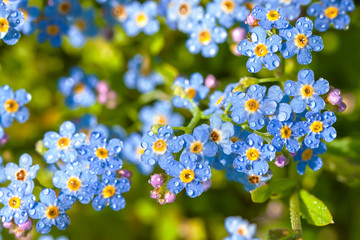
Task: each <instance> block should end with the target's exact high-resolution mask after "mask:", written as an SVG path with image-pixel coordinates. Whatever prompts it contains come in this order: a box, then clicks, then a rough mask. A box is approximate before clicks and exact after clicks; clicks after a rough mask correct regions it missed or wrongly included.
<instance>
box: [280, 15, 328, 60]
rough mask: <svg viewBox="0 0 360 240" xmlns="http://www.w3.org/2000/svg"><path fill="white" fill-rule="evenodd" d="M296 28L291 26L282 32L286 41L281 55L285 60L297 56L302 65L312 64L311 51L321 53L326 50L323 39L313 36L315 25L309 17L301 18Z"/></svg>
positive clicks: (281, 34)
mask: <svg viewBox="0 0 360 240" xmlns="http://www.w3.org/2000/svg"><path fill="white" fill-rule="evenodd" d="M295 26H296V28H294V27H292V26H289V27H288V28H286V29H282V30H280V36H281V37H282V38H284V39H285V40H286V42H285V43H283V45H282V49H281V54H282V55H283V57H284V58H291V57H292V56H294V55H295V54H297V61H298V62H299V63H300V64H302V65H306V64H310V63H311V60H312V56H311V51H315V52H320V51H321V50H322V49H323V48H324V44H323V41H322V38H321V37H320V36H314V35H312V30H313V23H312V21H311V20H310V19H309V18H307V17H302V18H299V19H298V20H297V21H296V24H295Z"/></svg>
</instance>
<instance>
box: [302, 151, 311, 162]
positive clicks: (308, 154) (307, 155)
mask: <svg viewBox="0 0 360 240" xmlns="http://www.w3.org/2000/svg"><path fill="white" fill-rule="evenodd" d="M312 154H313V151H312V150H311V149H309V148H308V149H306V150H305V151H304V152H303V153H302V154H301V158H302V159H303V160H304V161H309V160H310V159H311V157H312Z"/></svg>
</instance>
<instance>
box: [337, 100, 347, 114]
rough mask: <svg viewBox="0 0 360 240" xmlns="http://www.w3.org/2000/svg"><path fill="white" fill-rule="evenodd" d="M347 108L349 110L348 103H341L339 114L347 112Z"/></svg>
mask: <svg viewBox="0 0 360 240" xmlns="http://www.w3.org/2000/svg"><path fill="white" fill-rule="evenodd" d="M346 108H347V105H346V103H344V102H341V103H339V110H338V111H339V112H343V111H345V109H346Z"/></svg>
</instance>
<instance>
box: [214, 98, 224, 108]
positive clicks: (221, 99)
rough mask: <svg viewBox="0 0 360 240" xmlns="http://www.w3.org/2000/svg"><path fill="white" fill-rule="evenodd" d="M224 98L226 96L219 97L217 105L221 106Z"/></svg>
mask: <svg viewBox="0 0 360 240" xmlns="http://www.w3.org/2000/svg"><path fill="white" fill-rule="evenodd" d="M223 100H224V96H221V97H219V99H218V100H217V101H216V103H215V105H216V106H219V105H220V104H221V103H222V101H223Z"/></svg>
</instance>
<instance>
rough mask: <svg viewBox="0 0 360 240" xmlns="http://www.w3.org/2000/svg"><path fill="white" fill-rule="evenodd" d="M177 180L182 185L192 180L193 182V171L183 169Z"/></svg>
mask: <svg viewBox="0 0 360 240" xmlns="http://www.w3.org/2000/svg"><path fill="white" fill-rule="evenodd" d="M179 178H180V180H181V181H182V182H184V183H190V182H192V180H194V178H195V173H194V171H193V170H190V169H184V170H182V171H181V173H180V176H179Z"/></svg>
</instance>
